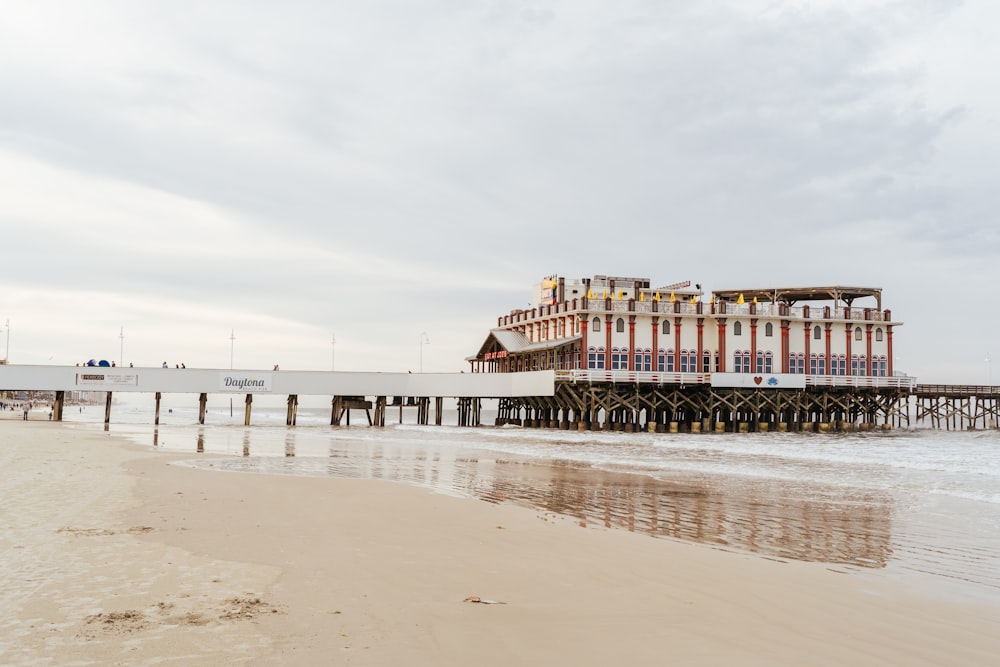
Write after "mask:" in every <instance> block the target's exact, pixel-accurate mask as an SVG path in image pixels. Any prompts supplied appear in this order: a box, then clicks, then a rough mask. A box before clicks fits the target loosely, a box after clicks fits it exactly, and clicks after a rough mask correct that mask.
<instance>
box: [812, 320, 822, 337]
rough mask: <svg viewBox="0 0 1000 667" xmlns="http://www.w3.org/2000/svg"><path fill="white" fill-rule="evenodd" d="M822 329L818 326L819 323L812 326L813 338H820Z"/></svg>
mask: <svg viewBox="0 0 1000 667" xmlns="http://www.w3.org/2000/svg"><path fill="white" fill-rule="evenodd" d="M822 339H823V330H822V329H820V328H819V325H818V324H817V325H816V326H814V327H813V340H822Z"/></svg>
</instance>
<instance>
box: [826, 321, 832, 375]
mask: <svg viewBox="0 0 1000 667" xmlns="http://www.w3.org/2000/svg"><path fill="white" fill-rule="evenodd" d="M832 341H833V325H832V324H827V325H826V364H825V366H826V368H825V370H826V374H827V375H830V373H831V372H832V371H831V364H833V359H831V358H830V351H831V350H832V349H833V345H832Z"/></svg>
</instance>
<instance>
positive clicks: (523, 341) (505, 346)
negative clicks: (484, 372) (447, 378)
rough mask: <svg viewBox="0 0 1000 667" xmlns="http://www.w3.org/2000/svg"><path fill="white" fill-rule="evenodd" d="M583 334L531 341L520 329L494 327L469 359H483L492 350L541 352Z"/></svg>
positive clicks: (519, 352) (578, 338) (509, 352)
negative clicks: (511, 329)
mask: <svg viewBox="0 0 1000 667" xmlns="http://www.w3.org/2000/svg"><path fill="white" fill-rule="evenodd" d="M582 338H583V337H582V336H570V337H568V338H560V339H558V340H545V341H538V342H534V343H533V342H531V341H530V340H528V338H527V336H525V335H524V334H522V333H521V332H520V331H508V330H507V329H492V330H490V333H489V335H488V336H486V340H485V341H483V344H482V345H480V346H479V352H477V353H476V355H475V356H473V357H468V358H467V359H466V360H467V361H475V360H476V359H483V358H485V356H486V355H487V354H488V353H490V352H500V351H504V352H506V353H507V354H526V353H529V352H541V351H543V350H552V349H556V348H560V347H565V346H566V345H572V344H573V343H575V342H577V341H579V340H581V339H582Z"/></svg>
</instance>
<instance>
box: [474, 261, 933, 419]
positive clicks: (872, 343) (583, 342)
mask: <svg viewBox="0 0 1000 667" xmlns="http://www.w3.org/2000/svg"><path fill="white" fill-rule="evenodd" d="M533 297H534V298H533V305H532V307H531V308H528V309H520V308H519V309H515V310H512V311H511V312H510V313H508V314H506V315H502V316H500V317H498V318H497V325H496V327H494V328H492V329H491V330H490V332H489V334H488V335H487V337H486V340H485V341H484V342H483V343H482V345H481V346H480V348H479V350H478V352H477V353H476V354H475V355H473V356H471V357H469V358H468V360H467V361H468V362H469V363H470V366H471V370H472V371H473V372H474V373H506V372H519V371H532V370H553V371H555V373H556V380H557V391H556V394H555V396H553V397H546V399H545V400H539V401H534V402H533V401H531V400H512V401H506V402H504V403H503V408H502V410H501V412H502V413H503V414H502V415H501V417H500V419H501V421H502V420H509V421H514V422H519V421H522V420H524V419H527V420H528V421H529V422H531V423H534V422H536V421H537V422H548V423H551V422H553V421H555V422H557V423H558V424H560V425H562V426H563V427H567V428H568V427H569V426H568V425H569V424H570V423H574V424H576V425H577V427H578V428H595V423H599V424H601V426H600V427H601V428H622V429H625V430H633V429H634V428H637V427H638V426H639V425H640V423H641V424H642V425H644V426H647V427H649V425H652V428H655V429H660V428H662V427H665V426H666V427H668V428H681V427H683V428H687V429H692V430H698V429H700V428H702V427H708V426H711V427H712V428H717V427H718V426H719V425H720V424H721V425H722V427H723V428H730V427H734V428H755V429H758V430H760V429H765V430H766V428H768V426H773V427H774V428H779V429H783V428H789V427H791V428H812V427H813V426H814V425H815V424H820V425H826V426H830V425H832V424H837V423H840V424H846V423H848V422H850V423H855V422H860V423H861V424H868V425H874V424H875V423H876V421H881V422H882V423H883V424H886V425H887V424H889V423H890V422H891V423H896V422H897V421H898V419H899V418H900V415H904V414H905V410H900V408H899V403H900V402H901V401H902V400H903V399H904V397H905V395H906V394H907V393H908V392H909V390H910V389H911V388H912V387H913V386H914V383H915V380H914V379H913V378H909V377H906V376H904V375H896V374H895V372H894V371H895V369H894V368H893V335H894V330H895V328H896V327H898V326H900V325H901V324H902V322H898V321H895V320H893V318H892V313H891V311H890V310H889V309H887V308H883V306H882V290H881V288H877V287H848V286H841V285H834V286H827V287H783V288H767V289H759V288H753V289H751V288H747V289H725V290H715V291H712V292H711V293H710V294H708V295H707V298H706V293H705V291H704V290H703V289H702V286H701V285H700V284H697V283H696V284H692V283H691V281H683V282H677V283H673V284H666V285H661V286H654V285H653V284H652V282H651V280H650V279H649V278H635V277H619V276H606V275H595V276H593V277H592V278H583V279H576V280H566V279H565V278H562V277H559V276H548V277H546V278H544V279H543V280H542V281H541V282H540V283H538V284H537V285H535V287H534V291H533ZM671 425H672V426H671ZM826 426H824V427H826Z"/></svg>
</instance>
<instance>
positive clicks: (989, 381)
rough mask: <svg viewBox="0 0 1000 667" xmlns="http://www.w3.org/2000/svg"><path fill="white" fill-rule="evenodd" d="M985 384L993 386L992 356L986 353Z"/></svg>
mask: <svg viewBox="0 0 1000 667" xmlns="http://www.w3.org/2000/svg"><path fill="white" fill-rule="evenodd" d="M985 361H986V384H988V385H990V386H991V387H992V386H993V357H991V356H990V353H989V352H987V353H986V360H985Z"/></svg>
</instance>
